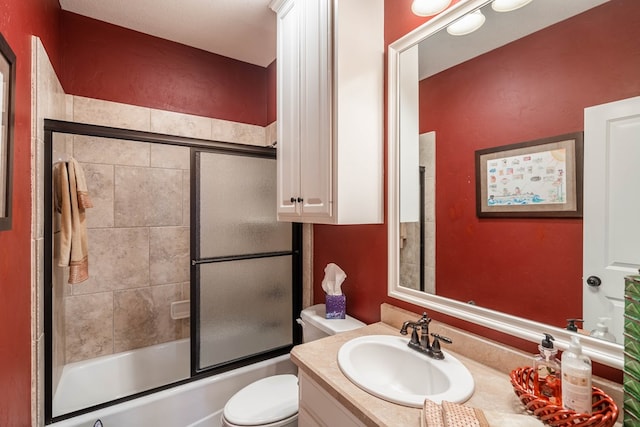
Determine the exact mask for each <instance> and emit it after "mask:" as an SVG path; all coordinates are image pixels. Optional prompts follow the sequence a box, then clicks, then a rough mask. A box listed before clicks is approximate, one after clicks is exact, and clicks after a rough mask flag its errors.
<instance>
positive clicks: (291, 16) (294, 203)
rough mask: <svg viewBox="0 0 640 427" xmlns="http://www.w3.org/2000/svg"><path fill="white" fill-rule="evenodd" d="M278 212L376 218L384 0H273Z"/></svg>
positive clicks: (323, 218) (338, 220) (297, 217)
mask: <svg viewBox="0 0 640 427" xmlns="http://www.w3.org/2000/svg"><path fill="white" fill-rule="evenodd" d="M271 8H272V9H273V10H274V11H275V12H276V13H277V22H278V25H277V28H278V35H277V39H278V42H277V43H278V44H277V50H278V56H277V98H278V107H277V110H278V111H277V114H278V118H277V127H278V141H277V153H278V154H277V155H278V157H277V164H278V202H277V203H278V219H279V220H280V221H292V222H310V223H322V224H365V223H382V221H383V194H384V192H383V102H384V99H383V83H384V82H383V76H384V72H383V67H384V63H383V61H384V34H383V31H384V3H383V0H274V1H273V2H272V3H271Z"/></svg>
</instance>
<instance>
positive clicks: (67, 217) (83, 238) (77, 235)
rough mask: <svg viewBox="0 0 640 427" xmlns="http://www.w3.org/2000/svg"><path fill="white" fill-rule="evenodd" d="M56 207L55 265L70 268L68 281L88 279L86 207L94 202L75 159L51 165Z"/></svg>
mask: <svg viewBox="0 0 640 427" xmlns="http://www.w3.org/2000/svg"><path fill="white" fill-rule="evenodd" d="M54 183H55V185H54V189H55V202H54V204H55V209H56V211H57V212H59V213H60V239H59V247H58V254H59V259H58V265H59V266H60V267H69V283H70V284H75V283H80V282H84V281H85V280H87V279H88V278H89V253H88V246H87V227H86V216H85V209H87V208H92V207H93V203H92V202H91V198H90V197H89V193H88V191H87V183H86V181H85V179H84V173H83V172H82V168H80V165H79V164H78V162H77V161H76V160H75V159H71V160H69V161H68V162H66V163H64V162H61V163H58V164H57V165H56V167H55V168H54Z"/></svg>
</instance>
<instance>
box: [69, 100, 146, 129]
mask: <svg viewBox="0 0 640 427" xmlns="http://www.w3.org/2000/svg"><path fill="white" fill-rule="evenodd" d="M73 120H74V121H75V122H79V123H90V124H95V125H102V126H110V127H116V128H123V129H132V130H141V131H147V132H148V131H150V130H151V113H150V109H149V108H146V107H138V106H135V105H129V104H121V103H118V102H111V101H103V100H100V99H93V98H85V97H82V96H75V97H74V99H73Z"/></svg>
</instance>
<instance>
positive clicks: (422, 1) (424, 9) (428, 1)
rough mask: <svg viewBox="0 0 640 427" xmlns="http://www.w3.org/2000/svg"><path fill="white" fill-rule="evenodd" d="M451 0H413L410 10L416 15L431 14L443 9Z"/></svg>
mask: <svg viewBox="0 0 640 427" xmlns="http://www.w3.org/2000/svg"><path fill="white" fill-rule="evenodd" d="M449 4H451V0H413V3H412V4H411V11H412V12H413V13H414V14H416V15H418V16H432V15H437V14H438V13H440V12H442V11H443V10H445V9H446V8H447V7H448V6H449Z"/></svg>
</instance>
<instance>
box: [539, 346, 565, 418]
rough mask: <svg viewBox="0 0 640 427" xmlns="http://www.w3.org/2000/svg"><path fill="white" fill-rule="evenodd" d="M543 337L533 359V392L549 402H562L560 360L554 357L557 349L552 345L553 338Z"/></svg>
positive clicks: (557, 403)
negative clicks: (538, 352) (537, 352)
mask: <svg viewBox="0 0 640 427" xmlns="http://www.w3.org/2000/svg"><path fill="white" fill-rule="evenodd" d="M544 336H545V337H544V339H543V340H542V342H541V343H540V345H539V346H538V350H539V351H540V354H537V355H536V356H535V357H534V359H533V369H534V376H533V378H534V380H533V392H534V394H535V395H536V396H539V397H542V398H545V399H547V400H548V401H549V402H550V403H552V404H555V405H558V406H560V405H561V404H562V391H561V384H560V383H561V379H560V371H561V366H560V361H559V360H558V358H557V357H556V355H557V354H558V350H557V349H556V348H554V347H553V340H554V338H553V337H552V336H551V335H549V334H544Z"/></svg>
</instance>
